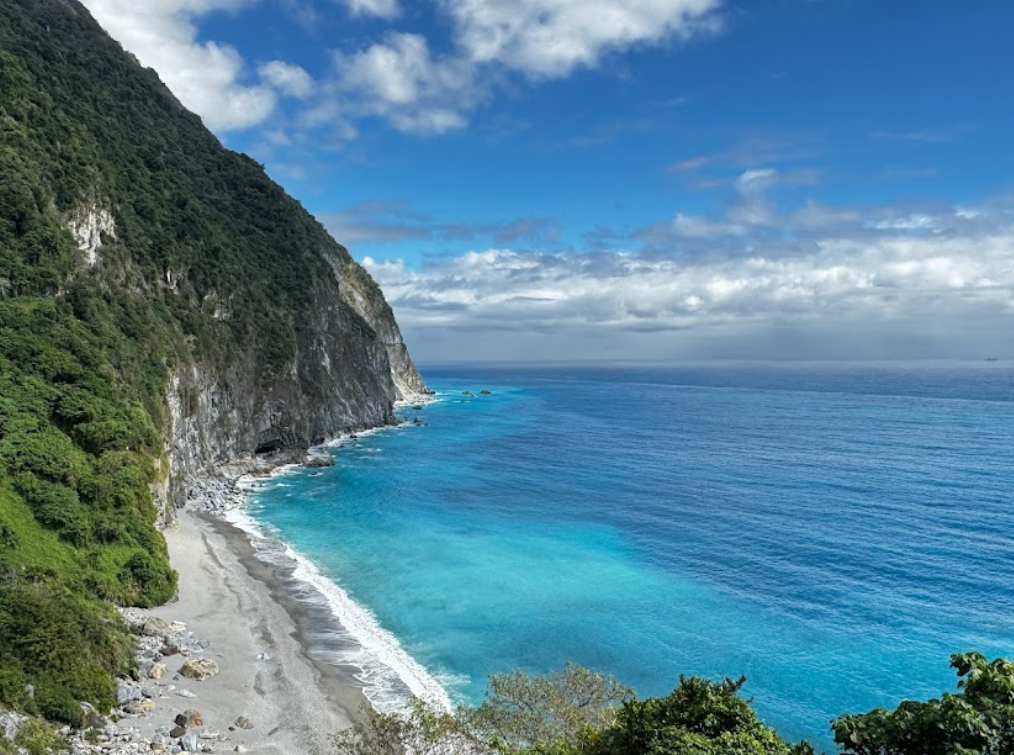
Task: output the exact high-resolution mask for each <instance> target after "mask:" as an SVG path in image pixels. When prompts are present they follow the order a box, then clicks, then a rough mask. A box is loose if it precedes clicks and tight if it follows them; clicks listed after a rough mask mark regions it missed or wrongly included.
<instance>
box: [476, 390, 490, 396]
mask: <svg viewBox="0 0 1014 755" xmlns="http://www.w3.org/2000/svg"><path fill="white" fill-rule="evenodd" d="M479 393H480V394H482V395H483V396H492V395H493V391H487V390H486V389H485V388H483V389H482V390H481V391H479Z"/></svg>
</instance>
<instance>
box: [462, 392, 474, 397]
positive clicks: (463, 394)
mask: <svg viewBox="0 0 1014 755" xmlns="http://www.w3.org/2000/svg"><path fill="white" fill-rule="evenodd" d="M461 395H462V396H474V395H475V394H474V393H472V392H471V391H462V392H461Z"/></svg>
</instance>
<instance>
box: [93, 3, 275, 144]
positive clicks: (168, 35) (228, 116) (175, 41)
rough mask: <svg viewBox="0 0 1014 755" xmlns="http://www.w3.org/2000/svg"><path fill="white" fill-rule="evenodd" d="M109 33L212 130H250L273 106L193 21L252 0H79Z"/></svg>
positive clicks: (268, 94)
mask: <svg viewBox="0 0 1014 755" xmlns="http://www.w3.org/2000/svg"><path fill="white" fill-rule="evenodd" d="M83 2H84V4H85V6H86V7H87V8H88V10H89V11H91V13H92V15H94V16H95V18H96V20H97V21H98V22H99V23H100V24H101V25H102V26H103V28H105V30H106V31H108V32H109V34H110V35H111V36H112V37H113V38H114V39H116V40H117V41H119V42H120V44H122V45H123V46H124V47H125V48H126V49H127V50H129V51H130V52H132V53H134V55H136V56H137V57H138V59H139V60H140V61H141V63H142V64H143V65H145V66H148V67H151V68H154V69H155V70H156V71H158V73H159V76H161V77H162V80H163V81H165V83H166V84H167V85H168V86H169V88H170V89H171V90H172V92H173V94H175V95H176V96H177V97H178V98H179V100H180V101H181V102H182V103H183V104H184V105H185V106H186V107H187V108H188V109H190V110H193V111H194V112H196V113H197V114H198V115H200V116H201V117H202V118H203V119H204V121H205V123H206V124H207V125H208V127H209V128H211V129H212V130H214V131H219V132H222V131H230V130H234V129H242V128H249V127H251V126H255V125H257V124H259V123H261V122H263V121H264V120H266V119H267V118H268V116H270V115H271V113H272V112H273V111H274V109H275V106H276V104H277V97H276V95H275V92H274V91H273V90H272V89H271V88H270V87H268V86H264V85H248V84H244V83H243V78H244V73H245V68H246V66H245V64H244V61H243V59H242V57H241V56H240V54H239V53H238V52H237V51H236V50H235V49H234V48H232V47H229V46H227V45H221V44H218V43H216V42H199V41H198V40H197V29H196V27H195V25H194V20H193V19H194V18H195V17H196V16H199V15H201V14H204V13H207V12H209V11H212V10H238V9H239V8H241V7H242V6H244V5H248V4H250V3H251V2H252V0H144V2H139V1H138V0H83Z"/></svg>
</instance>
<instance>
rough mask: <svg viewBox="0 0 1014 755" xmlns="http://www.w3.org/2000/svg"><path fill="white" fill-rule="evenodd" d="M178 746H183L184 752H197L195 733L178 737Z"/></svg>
mask: <svg viewBox="0 0 1014 755" xmlns="http://www.w3.org/2000/svg"><path fill="white" fill-rule="evenodd" d="M180 747H182V748H183V751H184V752H197V735H196V734H187V735H186V736H183V737H180Z"/></svg>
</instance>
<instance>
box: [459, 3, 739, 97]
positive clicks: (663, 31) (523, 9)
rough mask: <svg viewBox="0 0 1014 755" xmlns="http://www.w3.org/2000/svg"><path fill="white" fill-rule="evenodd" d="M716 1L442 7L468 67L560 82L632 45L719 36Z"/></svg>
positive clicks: (462, 4) (474, 4) (470, 4)
mask: <svg viewBox="0 0 1014 755" xmlns="http://www.w3.org/2000/svg"><path fill="white" fill-rule="evenodd" d="M719 3H720V0H600V2H595V3H589V2H586V1H585V0H442V5H443V7H444V8H445V9H446V12H447V13H448V15H449V16H450V17H451V18H452V19H453V21H454V25H455V29H456V32H457V37H458V42H459V45H460V46H461V48H462V50H463V52H464V54H465V56H466V57H467V58H468V59H469V60H471V61H472V62H474V63H489V62H495V63H498V64H502V65H504V66H507V67H508V68H511V69H513V70H517V71H520V72H522V73H524V74H526V75H528V76H530V77H532V78H559V77H562V76H567V75H569V74H570V73H572V72H573V71H574V70H575V69H576V68H581V67H585V68H589V67H594V66H595V65H597V64H598V63H599V61H600V60H601V58H602V57H603V56H604V55H606V54H608V53H610V52H614V51H617V50H624V49H627V48H629V47H632V46H635V45H652V44H659V43H660V42H663V41H665V40H668V39H686V38H689V37H690V36H692V35H695V34H700V33H713V32H715V31H717V30H718V28H719V26H720V20H719V17H718V16H717V15H715V13H714V11H716V10H717V8H718V6H719Z"/></svg>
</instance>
